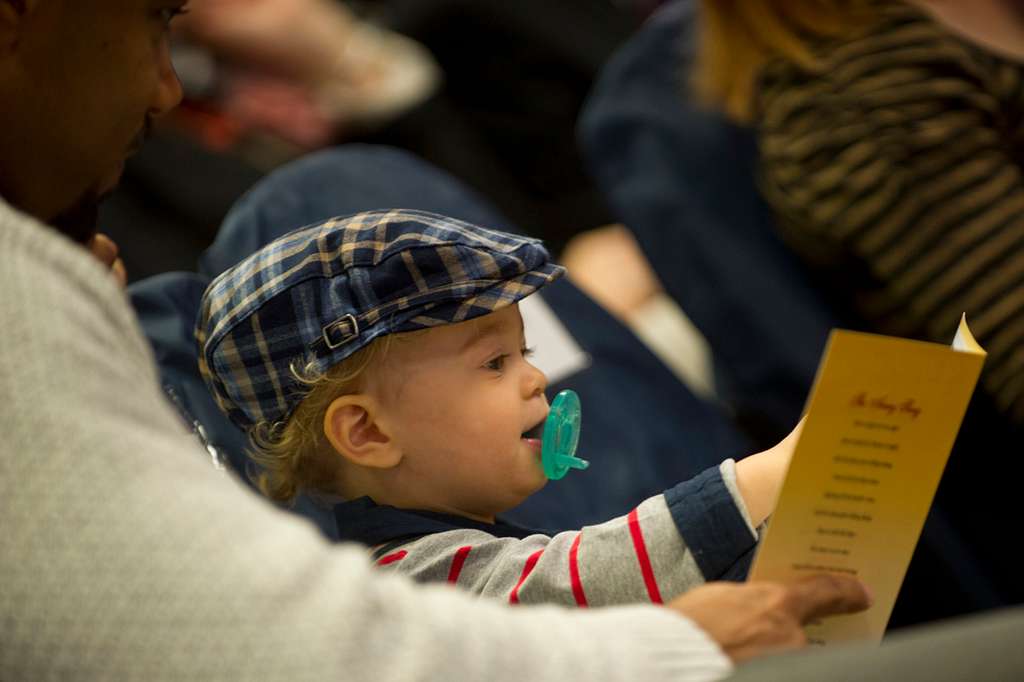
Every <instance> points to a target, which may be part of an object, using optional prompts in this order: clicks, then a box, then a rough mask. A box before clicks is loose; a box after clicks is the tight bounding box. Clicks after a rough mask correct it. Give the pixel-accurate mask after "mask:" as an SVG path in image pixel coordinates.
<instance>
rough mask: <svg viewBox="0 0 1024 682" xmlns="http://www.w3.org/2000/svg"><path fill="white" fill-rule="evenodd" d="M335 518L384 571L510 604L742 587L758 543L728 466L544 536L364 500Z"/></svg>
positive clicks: (651, 598) (664, 597)
mask: <svg viewBox="0 0 1024 682" xmlns="http://www.w3.org/2000/svg"><path fill="white" fill-rule="evenodd" d="M335 517H336V520H337V522H338V527H339V529H340V532H341V534H342V536H343V537H346V538H348V539H352V540H357V541H360V542H363V543H364V544H368V545H372V546H373V550H372V551H373V557H374V559H375V561H376V563H377V565H378V566H380V567H382V568H384V569H385V570H388V571H395V572H399V573H403V574H406V575H410V576H412V577H413V578H414V579H416V580H418V581H421V582H441V583H443V582H447V583H451V584H455V585H458V586H459V587H462V588H464V589H466V590H469V591H471V592H473V593H475V594H478V595H481V596H485V597H491V598H495V599H499V600H502V601H504V602H507V603H510V604H525V603H536V604H540V603H550V604H562V605H567V606H609V605H613V604H630V603H634V604H635V603H645V602H647V603H655V604H660V603H663V602H665V601H668V600H670V599H672V598H673V597H675V596H678V595H679V594H682V593H683V592H685V591H686V590H688V589H690V588H692V587H695V586H697V585H700V584H702V583H703V582H704V581H705V580H715V579H722V578H730V577H731V578H742V577H743V576H744V574H745V571H746V568H747V566H748V562H749V559H750V558H751V556H752V554H753V550H754V548H755V546H756V542H757V537H758V534H757V532H756V531H755V529H754V528H753V527H752V526H751V523H750V519H749V516H748V515H747V512H746V509H745V507H744V504H743V500H742V497H741V496H740V494H739V490H738V488H737V486H736V472H735V463H734V462H733V461H732V460H728V461H726V462H724V463H723V464H722V465H721V466H719V467H715V468H712V469H709V470H707V471H705V472H703V473H702V474H700V475H699V476H697V477H695V478H694V479H692V480H690V481H686V482H685V483H681V484H680V485H678V486H675V487H674V488H672V489H670V490H668V491H666V493H665V494H663V495H657V496H655V497H651V498H650V499H647V500H645V501H644V502H643V503H641V504H640V505H639V506H637V507H636V508H635V509H633V510H632V511H630V512H629V513H628V514H626V515H624V516H621V517H618V518H615V519H612V520H610V521H607V522H605V523H601V524H598V525H594V526H587V527H585V528H583V529H582V530H573V531H566V532H561V533H557V534H553V535H549V534H545V533H542V532H537V531H531V530H530V529H525V528H520V527H518V526H513V525H510V524H505V523H501V522H499V523H496V524H484V523H479V522H476V521H472V520H469V519H462V518H460V517H457V516H449V515H443V514H435V513H431V512H416V511H406V510H399V509H394V508H392V507H381V506H377V505H375V504H374V503H373V502H372V501H370V500H369V499H368V498H363V499H361V500H356V501H353V502H346V503H342V504H340V505H338V506H336V507H335Z"/></svg>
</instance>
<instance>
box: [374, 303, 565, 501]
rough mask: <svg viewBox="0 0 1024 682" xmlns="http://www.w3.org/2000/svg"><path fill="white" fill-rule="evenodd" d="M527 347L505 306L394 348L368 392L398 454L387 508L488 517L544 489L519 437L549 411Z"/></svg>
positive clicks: (526, 442)
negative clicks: (371, 392) (379, 407)
mask: <svg viewBox="0 0 1024 682" xmlns="http://www.w3.org/2000/svg"><path fill="white" fill-rule="evenodd" d="M525 343H526V341H525V339H524V337H523V321H522V317H520V315H519V306H517V305H513V306H509V307H507V308H503V309H502V310H499V311H497V312H495V313H491V314H490V315H486V316H484V317H480V318H476V319H474V320H471V321H469V322H463V323H460V324H454V325H448V326H444V327H437V328H433V329H430V330H428V331H427V332H425V333H423V334H421V335H418V336H416V337H415V338H414V340H411V341H410V342H408V343H396V344H394V345H392V347H391V350H390V351H389V354H388V357H387V359H386V360H385V362H384V365H383V367H382V368H381V370H382V371H381V373H380V374H379V375H378V376H379V379H380V381H379V385H378V387H377V388H378V390H376V391H375V392H376V393H377V394H378V398H379V400H380V402H381V404H382V406H383V411H382V413H381V423H382V425H384V426H385V428H387V430H388V433H389V435H390V436H391V437H392V438H393V439H394V444H395V446H396V447H399V448H401V450H402V454H403V457H402V460H401V463H400V464H399V466H397V467H395V469H394V470H393V471H392V472H391V475H390V480H389V481H388V486H389V488H390V490H389V492H394V493H395V495H394V496H393V500H394V501H392V504H400V505H401V506H409V507H415V508H420V509H430V510H435V511H444V512H450V513H456V514H460V515H463V516H468V517H472V518H478V519H483V520H488V521H490V520H493V517H494V515H495V514H498V513H501V512H503V511H505V510H507V509H510V508H512V507H514V506H516V505H517V504H519V503H520V502H522V501H523V500H524V499H526V498H527V497H528V496H530V495H532V494H533V493H535V492H536V491H538V490H540V489H541V488H542V487H543V486H544V483H545V482H546V481H547V478H546V477H545V476H544V471H543V467H542V466H541V461H540V441H539V440H537V439H531V438H524V437H523V434H524V433H525V432H526V431H529V430H530V429H532V428H534V427H535V426H537V425H538V424H540V423H541V422H543V421H544V419H545V418H546V417H547V413H548V403H547V399H546V398H545V396H544V389H545V388H546V386H547V379H546V377H545V376H544V374H543V373H542V372H541V371H540V370H539V369H537V368H536V367H534V366H533V365H531V364H530V363H529V362H527V360H526V352H525V351H526V345H525ZM375 383H377V382H375Z"/></svg>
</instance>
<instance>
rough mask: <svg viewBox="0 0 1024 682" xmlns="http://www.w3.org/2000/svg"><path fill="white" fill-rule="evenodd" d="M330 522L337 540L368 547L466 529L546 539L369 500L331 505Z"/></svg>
mask: <svg viewBox="0 0 1024 682" xmlns="http://www.w3.org/2000/svg"><path fill="white" fill-rule="evenodd" d="M334 518H335V520H336V521H337V522H338V535H339V538H340V539H341V540H349V541H353V542H360V543H362V544H364V545H369V546H371V547H372V546H375V545H381V544H384V543H386V542H393V541H395V540H406V539H411V538H415V537H422V536H424V535H433V534H434V533H444V532H446V531H450V530H461V529H467V528H468V529H472V530H482V531H484V532H486V533H490V534H491V535H494V536H495V537H499V538H519V539H520V540H521V539H523V538H525V537H529V536H530V535H537V534H542V535H550V533H548V532H546V531H543V530H536V529H532V528H525V527H523V526H516V525H514V524H511V523H506V522H505V521H502V520H501V519H497V520H495V522H494V523H484V522H482V521H474V520H473V519H467V518H465V517H464V516H456V515H454V514H442V513H439V512H432V511H423V510H419V509H398V508H397V507H389V506H386V505H380V504H377V503H376V502H374V501H373V500H371V499H370V498H369V497H360V498H359V499H357V500H352V501H351V502H341V503H339V504H336V505H334Z"/></svg>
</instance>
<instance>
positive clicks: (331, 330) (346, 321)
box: [322, 314, 359, 350]
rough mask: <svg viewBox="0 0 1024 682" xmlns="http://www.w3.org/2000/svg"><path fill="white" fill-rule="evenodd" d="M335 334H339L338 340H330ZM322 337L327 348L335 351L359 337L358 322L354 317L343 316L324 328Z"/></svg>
mask: <svg viewBox="0 0 1024 682" xmlns="http://www.w3.org/2000/svg"><path fill="white" fill-rule="evenodd" d="M336 334H340V338H339V339H337V340H332V338H331V337H332V336H335V335H336ZM322 335H323V339H324V343H326V344H327V348H328V349H329V350H335V349H336V348H340V347H341V346H344V345H345V344H346V343H348V342H349V341H351V340H352V339H354V338H356V337H357V336H359V322H357V321H356V318H355V316H354V315H351V314H350V315H345V316H344V317H342V318H340V319H337V320H335V321H334V322H331V323H330V324H329V325H327V326H326V327H324V329H323V332H322Z"/></svg>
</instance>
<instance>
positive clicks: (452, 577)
mask: <svg viewBox="0 0 1024 682" xmlns="http://www.w3.org/2000/svg"><path fill="white" fill-rule="evenodd" d="M472 550H473V546H472V545H466V546H465V547H459V550H458V551H457V552H455V557H454V558H453V559H452V567H451V568H450V569H449V570H448V582H450V583H454V582H458V580H459V573H462V564H464V563H466V557H468V556H469V553H470V552H471V551H472Z"/></svg>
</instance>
